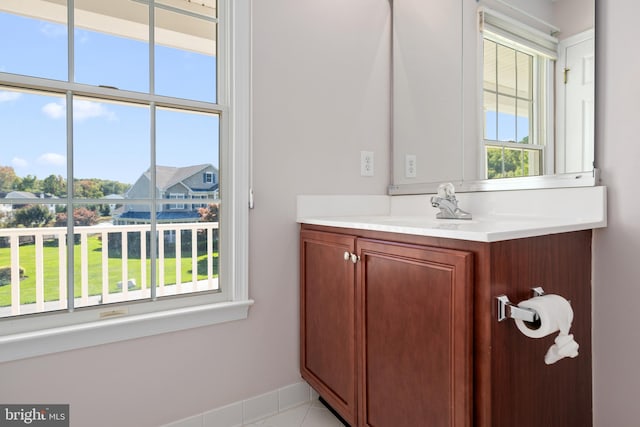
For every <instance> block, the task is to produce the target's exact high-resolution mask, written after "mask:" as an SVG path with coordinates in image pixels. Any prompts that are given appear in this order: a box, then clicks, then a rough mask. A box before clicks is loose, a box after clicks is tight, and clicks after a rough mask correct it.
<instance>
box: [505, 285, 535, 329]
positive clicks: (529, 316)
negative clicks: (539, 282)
mask: <svg viewBox="0 0 640 427" xmlns="http://www.w3.org/2000/svg"><path fill="white" fill-rule="evenodd" d="M531 293H532V294H533V296H534V297H539V296H542V295H544V290H543V289H542V288H541V287H539V286H538V287H535V288H532V289H531ZM496 301H497V308H498V322H502V321H503V320H505V319H520V320H524V321H525V322H535V321H537V320H539V319H540V316H539V315H538V313H537V312H536V311H535V310H532V309H530V308H524V307H518V306H517V305H515V304H513V303H512V302H511V301H509V297H508V296H506V295H500V296H497V297H496Z"/></svg>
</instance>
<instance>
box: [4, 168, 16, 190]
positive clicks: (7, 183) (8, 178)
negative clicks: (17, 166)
mask: <svg viewBox="0 0 640 427" xmlns="http://www.w3.org/2000/svg"><path fill="white" fill-rule="evenodd" d="M17 179H18V176H17V175H16V171H15V170H14V169H13V168H12V167H11V166H0V190H1V191H6V192H9V191H11V190H13V185H14V184H15V182H16V180H17Z"/></svg>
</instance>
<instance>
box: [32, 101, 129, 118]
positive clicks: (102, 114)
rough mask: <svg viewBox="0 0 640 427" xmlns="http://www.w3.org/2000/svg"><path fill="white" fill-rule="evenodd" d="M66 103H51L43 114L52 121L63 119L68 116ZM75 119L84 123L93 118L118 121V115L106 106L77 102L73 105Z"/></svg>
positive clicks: (43, 108) (44, 109)
mask: <svg viewBox="0 0 640 427" xmlns="http://www.w3.org/2000/svg"><path fill="white" fill-rule="evenodd" d="M66 110H67V108H66V102H65V101H64V100H61V101H58V102H50V103H48V104H46V105H45V106H44V107H42V112H43V113H44V114H45V115H47V116H48V117H50V118H52V119H62V118H64V117H65V116H66ZM73 118H74V120H76V121H83V120H86V119H93V118H105V119H107V120H117V117H116V114H115V113H114V112H113V111H109V109H108V108H107V107H105V106H104V104H101V103H99V102H93V101H85V100H76V101H74V103H73Z"/></svg>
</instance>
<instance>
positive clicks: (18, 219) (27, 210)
mask: <svg viewBox="0 0 640 427" xmlns="http://www.w3.org/2000/svg"><path fill="white" fill-rule="evenodd" d="M52 219H53V214H52V213H51V212H49V209H48V208H47V207H46V206H44V205H29V206H25V207H24V208H20V209H17V210H15V211H14V213H13V222H14V224H15V225H22V226H24V227H43V226H45V225H47V224H48V223H49V222H50V221H51V220H52Z"/></svg>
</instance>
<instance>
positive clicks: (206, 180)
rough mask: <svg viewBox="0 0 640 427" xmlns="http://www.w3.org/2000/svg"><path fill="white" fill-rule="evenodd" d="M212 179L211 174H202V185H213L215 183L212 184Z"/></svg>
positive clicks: (212, 175)
mask: <svg viewBox="0 0 640 427" xmlns="http://www.w3.org/2000/svg"><path fill="white" fill-rule="evenodd" d="M213 178H214V174H213V172H205V173H204V183H205V184H215V182H213Z"/></svg>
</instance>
